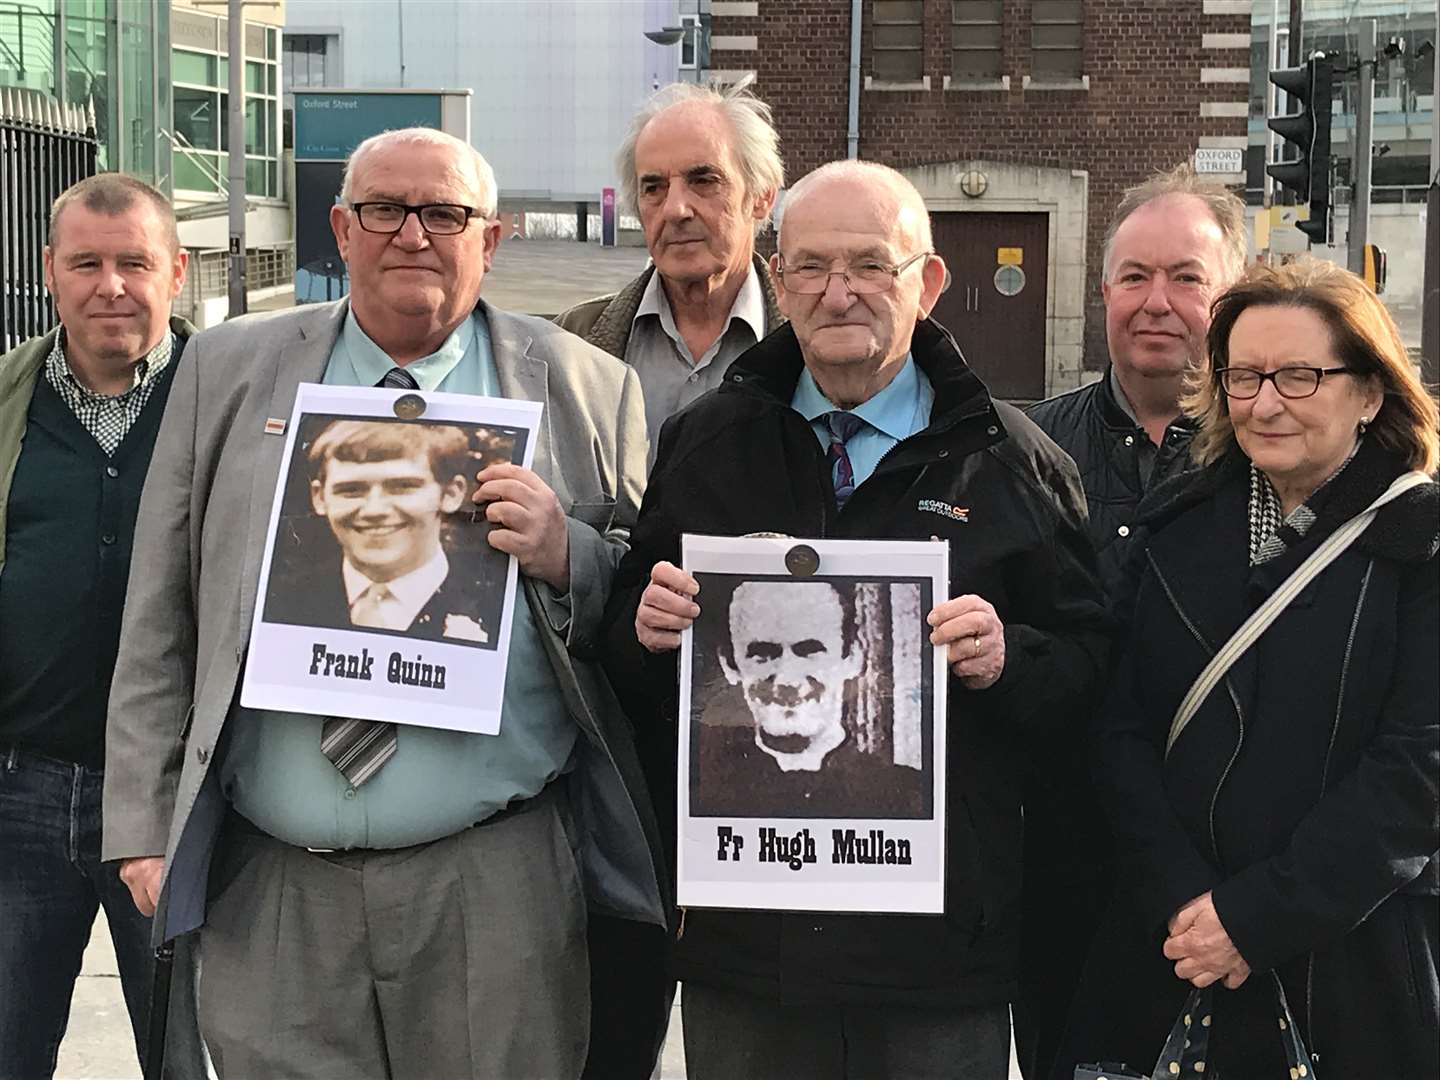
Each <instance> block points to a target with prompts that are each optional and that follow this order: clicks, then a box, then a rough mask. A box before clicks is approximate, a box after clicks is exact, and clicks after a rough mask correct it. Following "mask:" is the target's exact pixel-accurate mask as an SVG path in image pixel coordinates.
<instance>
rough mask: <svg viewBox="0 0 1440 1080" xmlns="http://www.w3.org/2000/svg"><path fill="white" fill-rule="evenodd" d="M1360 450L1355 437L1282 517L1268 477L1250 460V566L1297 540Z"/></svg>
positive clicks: (1275, 556) (1261, 561) (1308, 526)
mask: <svg viewBox="0 0 1440 1080" xmlns="http://www.w3.org/2000/svg"><path fill="white" fill-rule="evenodd" d="M1359 449H1360V442H1359V440H1358V439H1357V440H1356V442H1355V447H1354V449H1352V450H1351V451H1350V454H1349V456H1348V457H1346V459H1345V460H1344V461H1343V462H1341V463H1340V468H1338V469H1336V470H1335V471H1334V472H1333V473H1331V474H1330V475H1329V476H1328V477H1326V479H1325V482H1324V483H1322V484H1321V485H1320V486H1319V487H1318V488H1316V489H1315V490H1314V491H1312V492H1311V493H1310V494H1309V496H1308V497H1307V498H1306V499H1305V501H1304V502H1302V503H1301V504H1300V505H1299V506H1297V507H1296V508H1295V509H1294V510H1292V511H1291V512H1290V514H1289V516H1288V517H1287V516H1285V514H1284V512H1283V511H1282V510H1281V507H1280V496H1279V495H1277V494H1276V492H1275V486H1274V485H1273V484H1271V483H1270V478H1269V477H1267V476H1266V475H1265V474H1264V473H1263V472H1261V471H1260V470H1259V469H1258V468H1256V467H1255V465H1254V464H1253V463H1252V464H1251V466H1250V565H1251V566H1259V565H1260V564H1261V563H1267V562H1269V561H1270V560H1271V559H1276V558H1279V557H1280V556H1281V555H1283V554H1285V549H1286V548H1288V547H1290V546H1292V545H1294V544H1297V543H1299V541H1300V539H1301V538H1302V537H1303V536H1304V535H1305V534H1306V533H1307V532H1309V531H1310V527H1311V526H1312V525H1314V524H1315V508H1316V507H1317V506H1319V504H1320V502H1321V500H1322V499H1323V493H1324V491H1325V489H1326V487H1328V486H1329V484H1330V482H1331V481H1332V480H1334V479H1335V477H1337V476H1339V475H1340V474H1341V473H1342V472H1344V471H1345V466H1346V465H1349V464H1350V462H1351V461H1352V460H1353V459H1354V457H1355V451H1356V450H1359Z"/></svg>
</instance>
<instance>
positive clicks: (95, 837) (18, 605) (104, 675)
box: [0, 173, 194, 1077]
mask: <svg viewBox="0 0 1440 1080" xmlns="http://www.w3.org/2000/svg"><path fill="white" fill-rule="evenodd" d="M186 260H187V256H186V253H185V252H184V251H183V250H182V249H181V248H180V244H179V239H178V237H177V236H176V231H175V215H174V213H173V211H172V210H171V208H170V204H169V203H168V202H167V201H166V199H165V197H164V196H163V195H161V194H160V193H159V192H158V191H156V190H155V189H154V188H152V187H150V186H149V185H148V184H144V183H142V182H141V181H139V180H135V179H132V178H130V177H127V176H120V175H118V174H115V173H106V174H102V175H99V176H93V177H90V178H88V179H86V180H82V181H80V182H79V183H78V184H76V185H75V186H73V187H71V188H70V189H69V190H68V191H66V192H65V193H64V194H62V195H61V196H60V198H59V199H57V200H56V202H55V205H54V208H53V209H52V211H51V217H50V229H49V244H48V245H47V246H46V247H45V250H44V264H45V284H46V286H47V287H48V289H49V290H50V294H51V296H52V297H53V298H54V300H55V307H56V310H57V311H58V313H59V315H60V325H59V326H57V327H56V328H55V329H54V330H52V331H50V332H49V333H48V334H44V335H42V336H40V337H37V338H33V339H32V340H30V341H27V342H25V343H24V344H22V345H20V346H19V347H18V348H16V349H14V350H12V351H11V352H9V353H6V354H5V355H4V356H3V357H0V793H3V795H4V798H3V799H0V911H3V912H4V917H3V918H0V1077H10V1076H24V1077H36V1076H39V1077H48V1076H50V1075H51V1073H52V1072H53V1070H54V1068H55V1058H56V1053H57V1051H58V1049H59V1045H60V1040H61V1037H62V1036H63V1035H64V1033H65V1026H66V1021H67V1018H68V1016H69V1012H70V998H71V994H72V992H73V990H74V986H75V976H76V975H77V974H78V973H79V971H80V965H81V957H82V955H83V953H84V951H85V945H86V943H87V942H88V941H89V940H90V931H91V926H92V924H93V923H94V921H95V915H96V912H97V910H98V908H100V907H102V906H103V907H104V908H105V917H106V921H107V923H108V924H109V928H110V937H111V940H112V941H113V943H114V946H115V956H116V960H117V962H118V966H119V970H120V985H121V988H122V990H123V992H124V994H125V1003H126V1005H127V1007H128V1009H129V1013H130V1021H131V1026H132V1028H133V1031H134V1035H135V1043H136V1050H137V1055H138V1056H139V1058H140V1061H141V1064H142V1066H143V1065H144V1063H145V1060H146V1058H147V1046H146V1038H147V1034H148V1028H147V1023H148V1015H149V1010H150V977H151V970H152V966H153V961H152V959H151V957H152V953H151V951H150V920H149V919H147V918H145V917H144V916H143V915H141V914H140V913H139V912H138V911H136V910H135V906H134V904H132V903H131V902H130V893H129V890H128V889H127V888H126V887H125V885H124V884H123V883H122V882H121V881H120V878H119V876H118V874H117V870H116V867H115V866H114V865H113V864H105V863H103V862H102V861H101V858H100V833H101V821H100V816H101V790H102V784H103V780H104V771H103V770H104V765H105V715H106V699H107V697H108V696H109V691H110V682H111V676H112V674H113V672H114V670H115V657H116V651H117V649H118V647H119V640H120V611H121V608H122V606H123V604H124V598H125V584H126V579H127V578H128V576H129V569H130V546H131V539H132V536H133V534H134V531H135V520H136V516H137V513H138V509H139V503H140V490H141V486H142V485H143V483H144V480H145V475H146V473H147V471H148V469H149V465H150V456H151V451H152V449H153V448H154V445H155V433H156V431H157V430H158V429H159V426H160V415H161V414H162V413H163V412H164V410H165V404H166V400H167V397H168V395H169V393H170V385H171V383H172V381H173V379H174V375H175V370H176V368H177V366H178V365H179V363H180V354H181V352H182V351H183V349H184V346H185V342H186V340H187V339H188V338H189V337H190V335H191V334H193V333H194V328H193V327H192V326H191V325H190V324H189V323H187V322H185V321H184V320H183V319H174V318H171V316H170V309H171V304H172V302H173V301H174V299H175V297H176V296H177V295H179V292H180V289H181V287H182V286H183V285H184V282H185V268H186ZM177 1033H178V1029H177Z"/></svg>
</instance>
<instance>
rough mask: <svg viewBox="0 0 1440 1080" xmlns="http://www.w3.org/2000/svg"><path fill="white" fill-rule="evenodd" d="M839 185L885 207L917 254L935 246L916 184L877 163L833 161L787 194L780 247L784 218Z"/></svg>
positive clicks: (779, 222) (780, 217)
mask: <svg viewBox="0 0 1440 1080" xmlns="http://www.w3.org/2000/svg"><path fill="white" fill-rule="evenodd" d="M837 184H838V185H842V186H853V187H856V188H859V189H861V190H862V191H863V193H864V197H866V198H868V199H871V200H873V201H875V202H876V203H877V204H882V205H881V206H880V207H879V209H880V210H881V212H882V213H884V214H886V215H887V216H888V215H890V214H893V215H894V216H895V219H896V221H897V222H898V223H899V225H900V227H901V228H902V229H903V230H904V232H905V236H906V239H907V240H909V241H910V243H911V244H912V245H913V246H914V248H915V249H916V250H917V251H929V250H930V249H931V248H933V247H934V246H935V244H934V241H933V239H932V238H931V234H930V211H929V210H928V209H927V208H926V206H925V200H924V199H923V198H921V196H920V192H919V191H917V190H916V188H915V185H914V184H912V183H911V182H910V181H909V180H908V179H906V178H905V176H904V175H902V174H901V173H899V172H897V171H896V170H894V169H892V168H890V166H888V165H881V164H879V163H877V162H874V161H831V162H828V163H826V164H824V165H821V166H820V167H819V168H818V169H816V170H815V171H814V172H810V173H806V174H805V176H803V177H802V178H801V179H800V180H799V182H797V183H796V184H795V186H794V187H792V188H791V189H790V190H789V192H788V193H787V194H786V196H785V203H784V205H783V206H782V207H781V208H780V212H779V215H778V220H777V228H778V230H779V233H780V247H781V248H783V247H784V237H785V215H786V214H787V213H788V212H789V211H790V210H791V208H792V207H794V206H796V205H797V204H798V203H800V202H802V201H804V200H805V199H807V198H809V197H811V196H813V195H814V194H815V193H816V192H818V191H821V190H825V189H827V188H829V187H831V186H833V185H837Z"/></svg>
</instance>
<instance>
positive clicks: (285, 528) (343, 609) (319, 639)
mask: <svg viewBox="0 0 1440 1080" xmlns="http://www.w3.org/2000/svg"><path fill="white" fill-rule="evenodd" d="M397 403H399V404H398V405H397ZM539 411H540V406H538V405H535V404H533V403H528V402H517V401H508V400H499V399H488V398H477V397H473V396H470V395H451V394H439V393H427V394H420V393H417V392H404V391H395V390H387V389H369V388H349V387H346V388H339V387H321V386H310V385H306V386H303V387H302V388H301V392H300V395H299V396H298V398H297V401H296V406H295V413H294V415H293V416H292V417H291V419H290V421H289V423H288V425H286V427H287V432H286V434H287V446H286V453H285V459H284V463H283V465H282V467H281V473H280V476H279V478H277V483H276V493H275V503H274V508H273V510H272V514H271V528H270V535H269V540H268V544H267V549H266V553H265V559H264V563H263V564H262V568H261V582H260V590H259V596H260V597H261V598H262V600H261V603H260V604H259V610H258V611H257V612H256V614H255V620H254V624H253V627H252V634H251V647H250V653H249V660H248V663H247V666H246V674H245V685H244V689H243V692H242V699H241V700H242V704H244V705H246V706H247V707H252V708H269V709H281V710H293V711H297V712H318V713H323V714H326V715H333V716H345V717H356V718H360V719H392V720H397V721H399V722H402V723H414V724H420V725H423V726H429V727H442V728H449V729H452V730H461V731H482V732H483V731H487V730H489V731H495V730H498V729H499V714H500V701H501V695H502V692H503V688H504V683H505V677H504V675H505V663H506V658H507V654H508V651H509V650H508V644H509V634H510V618H511V611H512V608H513V604H514V600H515V595H516V568H515V562H514V559H513V558H511V557H510V556H507V555H505V554H503V553H501V552H499V551H496V550H495V549H494V548H492V547H491V546H490V545H489V543H488V542H487V540H486V535H487V534H488V532H489V530H490V525H489V523H488V522H486V520H485V517H484V515H483V513H480V512H478V511H477V510H476V509H475V507H474V504H473V503H472V501H471V498H470V496H471V493H472V492H473V491H474V490H475V483H476V481H475V477H476V474H477V473H479V472H480V471H481V470H482V469H484V468H485V467H486V466H487V465H491V464H495V463H496V462H500V461H510V462H514V463H516V464H520V465H523V466H525V467H527V468H528V467H529V465H530V462H531V457H532V451H533V438H532V433H533V431H534V429H535V426H536V425H537V424H538V421H539ZM397 413H398V414H399V415H397ZM276 426H277V427H278V426H279V425H278V424H277V425H276Z"/></svg>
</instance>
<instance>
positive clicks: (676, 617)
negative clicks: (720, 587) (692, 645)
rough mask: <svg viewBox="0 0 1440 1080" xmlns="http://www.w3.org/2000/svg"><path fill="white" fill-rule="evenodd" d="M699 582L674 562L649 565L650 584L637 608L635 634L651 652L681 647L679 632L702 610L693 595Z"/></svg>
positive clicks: (646, 587)
mask: <svg viewBox="0 0 1440 1080" xmlns="http://www.w3.org/2000/svg"><path fill="white" fill-rule="evenodd" d="M699 592H700V583H699V582H698V581H696V580H695V579H694V578H693V577H691V576H690V575H689V574H687V573H686V572H685V571H684V570H681V569H680V568H679V567H678V566H676V565H675V564H674V563H668V562H658V563H656V564H655V565H654V566H653V567H651V569H650V584H649V585H646V586H645V591H644V592H643V593H641V594H640V606H639V607H638V608H636V609H635V636H636V637H637V638H639V639H640V644H641V645H644V646H645V648H647V649H649V650H650V651H651V652H652V653H658V652H669V651H670V650H671V649H678V648H679V647H680V635H681V634H682V633H683V632H684V631H686V630H688V629H690V626H691V625H692V624H693V623H694V622H695V619H696V617H697V616H698V615H699V614H700V605H699V604H697V603H695V601H694V600H693V599H692V597H694V596H697V595H698V594H699Z"/></svg>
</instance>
